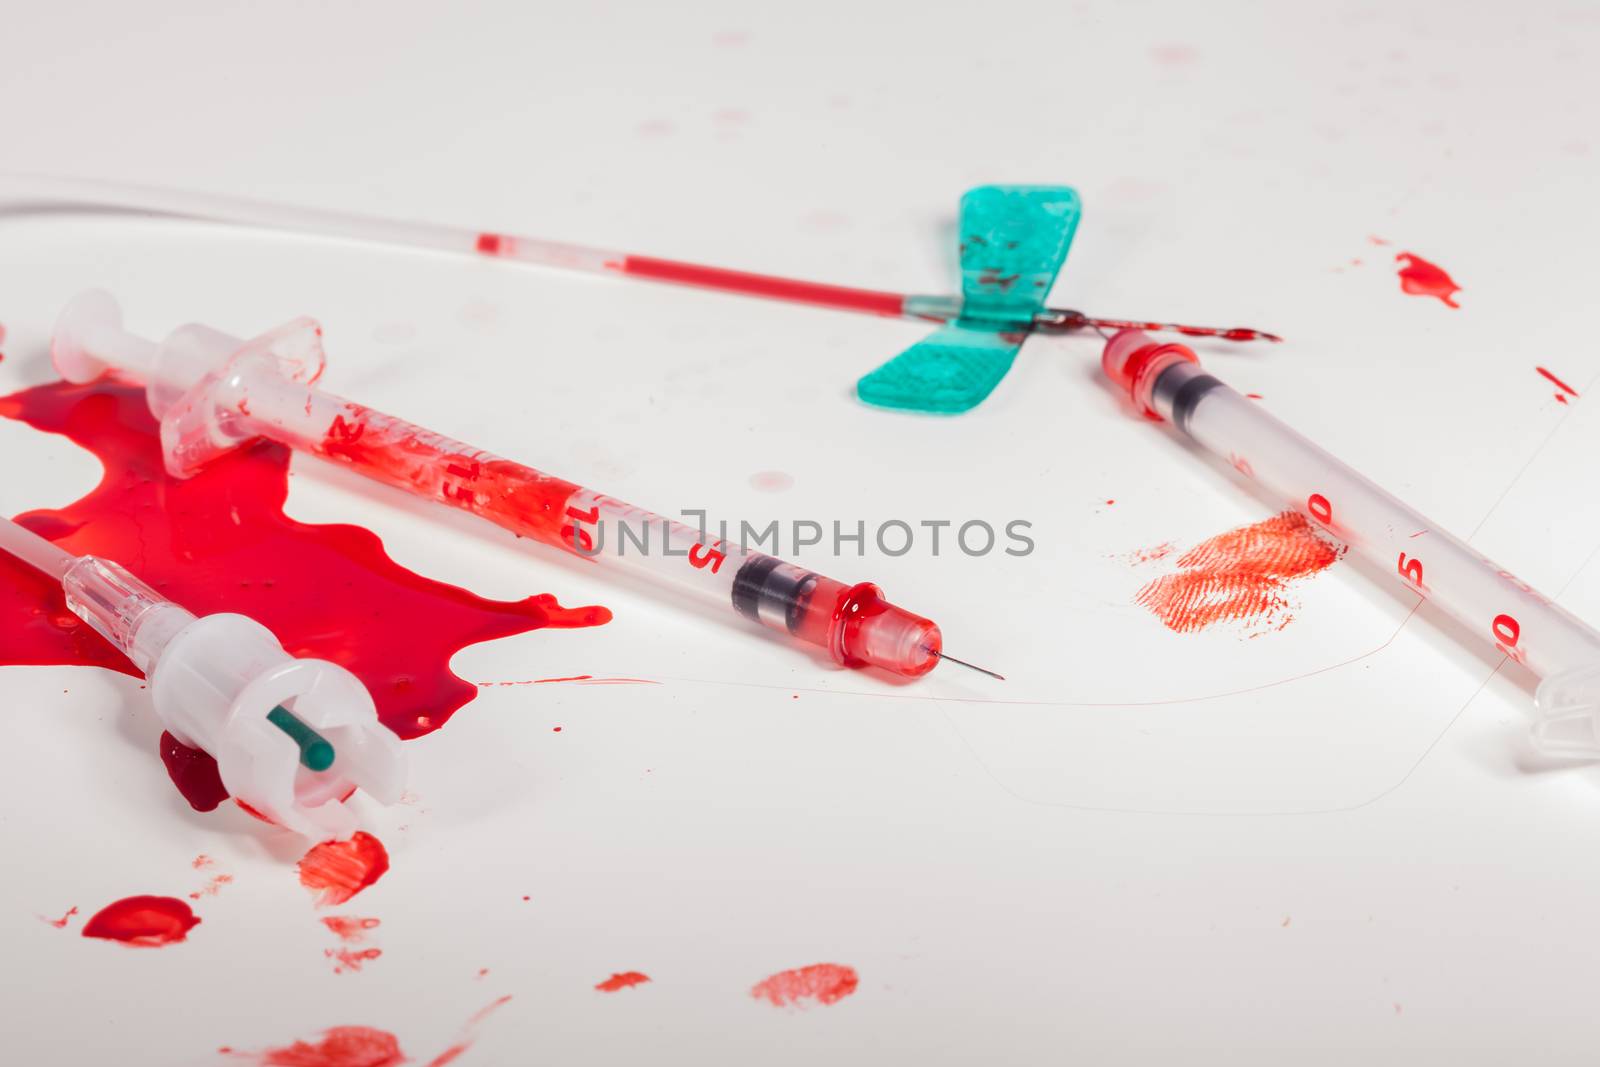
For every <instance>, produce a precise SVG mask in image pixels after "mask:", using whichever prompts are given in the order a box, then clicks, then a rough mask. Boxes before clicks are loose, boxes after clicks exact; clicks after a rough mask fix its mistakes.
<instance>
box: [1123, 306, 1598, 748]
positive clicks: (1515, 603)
mask: <svg viewBox="0 0 1600 1067" xmlns="http://www.w3.org/2000/svg"><path fill="white" fill-rule="evenodd" d="M1101 366H1102V368H1103V369H1104V371H1105V373H1106V375H1107V376H1108V377H1109V378H1110V379H1111V380H1112V381H1113V382H1114V383H1116V384H1117V385H1118V386H1119V387H1120V388H1122V389H1125V390H1127V392H1128V395H1129V397H1130V398H1132V400H1133V403H1134V405H1135V406H1136V407H1137V408H1138V409H1139V410H1140V411H1141V412H1142V413H1144V414H1145V415H1147V416H1149V417H1152V418H1156V419H1161V420H1167V421H1170V422H1171V423H1172V424H1173V425H1174V426H1175V427H1177V428H1178V429H1179V430H1180V431H1182V432H1183V433H1184V434H1187V435H1188V436H1189V437H1190V438H1191V439H1193V440H1194V441H1195V442H1196V443H1197V444H1200V445H1201V446H1203V447H1204V448H1206V449H1207V450H1209V451H1210V452H1212V453H1214V454H1215V455H1217V456H1219V457H1221V458H1223V459H1225V460H1226V461H1227V462H1228V463H1230V464H1231V465H1232V466H1233V467H1234V468H1236V469H1237V470H1238V471H1239V472H1240V473H1242V474H1243V475H1244V476H1245V477H1247V478H1250V479H1252V480H1254V481H1256V482H1258V483H1260V484H1261V485H1262V486H1264V487H1265V488H1267V489H1268V490H1270V491H1271V492H1272V493H1273V494H1274V495H1276V496H1279V497H1281V498H1282V499H1284V500H1286V501H1288V502H1289V503H1290V504H1291V505H1292V506H1293V507H1294V508H1295V509H1297V510H1298V511H1300V512H1302V513H1304V514H1305V515H1306V516H1307V517H1308V518H1309V519H1310V520H1311V521H1312V522H1314V523H1316V524H1317V525H1318V526H1319V527H1321V528H1322V529H1324V530H1326V531H1327V532H1328V533H1330V534H1332V535H1333V536H1334V537H1336V538H1338V539H1339V540H1340V541H1342V542H1344V543H1345V544H1347V545H1349V546H1350V547H1351V548H1352V549H1354V550H1355V551H1357V552H1359V553H1360V554H1361V555H1363V556H1365V557H1367V558H1368V559H1370V560H1371V561H1373V562H1374V563H1376V564H1377V565H1378V566H1379V567H1380V568H1382V569H1383V570H1384V571H1386V572H1387V573H1389V574H1391V575H1394V576H1395V577H1396V578H1397V579H1398V580H1399V581H1400V583H1401V584H1402V585H1404V586H1405V587H1406V588H1407V589H1409V590H1411V591H1412V592H1414V593H1417V594H1419V595H1421V596H1424V597H1427V598H1428V599H1429V600H1432V601H1433V602H1434V603H1435V604H1438V605H1439V606H1440V607H1441V608H1443V609H1444V610H1445V611H1446V612H1448V613H1449V614H1450V615H1452V616H1454V617H1455V618H1456V619H1457V620H1459V621H1460V622H1461V623H1462V624H1463V625H1464V626H1465V627H1466V628H1467V630H1469V631H1470V632H1472V633H1473V634H1476V635H1477V636H1478V637H1480V638H1481V639H1482V640H1484V641H1486V642H1488V643H1489V644H1490V645H1492V646H1493V647H1494V648H1495V649H1496V650H1498V651H1500V652H1502V653H1504V654H1505V655H1506V656H1509V657H1510V658H1511V659H1513V660H1516V661H1517V662H1518V663H1521V664H1523V665H1524V666H1526V667H1527V668H1528V669H1529V670H1531V671H1533V673H1534V674H1536V675H1538V676H1539V677H1540V678H1541V679H1543V680H1542V682H1541V683H1540V685H1539V687H1538V691H1537V693H1536V694H1535V705H1536V708H1537V710H1538V714H1539V718H1538V720H1537V721H1536V722H1535V724H1534V726H1533V730H1532V733H1533V740H1534V744H1535V745H1536V746H1537V747H1538V748H1539V749H1540V750H1541V751H1543V752H1545V753H1547V754H1551V755H1564V756H1578V757H1592V756H1600V633H1596V632H1595V631H1594V630H1592V629H1590V628H1589V626H1587V625H1586V624H1584V623H1583V622H1582V621H1581V620H1579V619H1577V618H1575V617H1574V616H1573V615H1571V614H1569V613H1567V612H1566V611H1563V610H1562V609H1561V608H1559V607H1557V606H1556V605H1555V604H1554V603H1552V602H1551V601H1550V600H1549V599H1548V598H1547V597H1544V596H1542V595H1540V594H1539V593H1538V592H1537V591H1536V590H1534V589H1533V587H1532V586H1530V585H1528V583H1526V582H1524V581H1522V580H1521V579H1519V578H1517V577H1516V576H1514V575H1513V574H1511V573H1510V572H1509V571H1507V570H1505V569H1504V568H1502V567H1500V566H1499V565H1497V564H1495V563H1493V562H1491V561H1490V560H1488V559H1486V558H1485V557H1484V556H1482V555H1480V554H1479V553H1477V552H1475V551H1473V550H1472V548H1470V547H1469V546H1468V545H1467V544H1466V543H1464V542H1462V541H1460V540H1458V539H1457V538H1455V537H1452V536H1451V535H1450V534H1448V533H1446V532H1445V531H1444V530H1442V529H1440V528H1439V526H1438V525H1437V524H1435V523H1433V522H1431V521H1429V520H1428V519H1426V518H1424V517H1423V516H1422V515H1419V514H1418V513H1417V512H1415V511H1413V510H1412V509H1411V508H1409V507H1407V506H1406V505H1405V504H1403V503H1402V502H1401V501H1400V500H1398V499H1396V498H1395V497H1394V496H1392V495H1390V494H1389V493H1386V492H1385V491H1384V490H1382V489H1380V488H1378V486H1376V485H1375V484H1373V483H1372V482H1370V481H1368V480H1367V479H1366V478H1365V477H1363V476H1362V475H1360V474H1358V473H1356V472H1355V471H1354V470H1352V469H1351V468H1349V467H1347V466H1345V465H1344V464H1343V463H1341V462H1340V461H1339V460H1337V459H1335V458H1334V457H1333V456H1331V455H1329V454H1328V453H1326V452H1324V451H1323V450H1322V449H1320V448H1318V447H1317V446H1316V445H1314V444H1312V443H1311V442H1310V441H1308V440H1306V438H1304V437H1302V436H1301V435H1300V434H1298V433H1296V432H1295V431H1294V430H1292V429H1290V428H1289V427H1288V426H1287V425H1285V424H1284V423H1282V422H1280V421H1278V420H1277V419H1275V418H1273V417H1272V416H1271V415H1269V414H1267V412H1266V410H1265V409H1264V408H1263V407H1262V406H1261V405H1260V404H1259V403H1257V402H1256V401H1253V400H1249V399H1246V398H1245V397H1243V396H1241V395H1240V394H1239V393H1237V392H1235V391H1234V390H1233V389H1231V388H1229V387H1228V386H1226V385H1224V384H1223V383H1222V382H1221V381H1219V380H1218V379H1217V378H1215V377H1213V376H1212V375H1210V374H1208V373H1206V371H1205V370H1204V369H1203V368H1202V367H1201V366H1200V362H1199V359H1198V358H1197V357H1196V356H1195V354H1194V352H1193V351H1191V350H1190V349H1189V348H1188V347H1186V346H1184V345H1180V344H1163V343H1160V342H1157V341H1154V340H1152V339H1151V338H1150V337H1148V336H1146V335H1145V334H1143V333H1140V332H1138V331H1136V330H1124V331H1122V332H1121V333H1118V334H1116V335H1115V336H1113V337H1111V339H1110V340H1109V341H1108V342H1107V343H1106V347H1105V352H1104V354H1103V356H1102V358H1101Z"/></svg>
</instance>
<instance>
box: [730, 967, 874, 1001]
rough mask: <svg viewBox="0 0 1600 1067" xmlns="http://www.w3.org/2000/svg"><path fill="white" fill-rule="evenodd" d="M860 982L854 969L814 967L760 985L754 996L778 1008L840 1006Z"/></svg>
mask: <svg viewBox="0 0 1600 1067" xmlns="http://www.w3.org/2000/svg"><path fill="white" fill-rule="evenodd" d="M858 983H859V979H858V978H857V977H856V972H855V968H854V967H846V966H844V965H843V964H838V963H813V964H812V965H811V966H809V967H797V968H795V969H794V970H792V971H779V972H778V973H777V974H775V975H773V976H772V977H770V978H765V979H763V980H761V981H759V982H757V983H756V984H755V985H754V986H752V987H751V988H750V995H751V996H752V997H755V998H756V999H757V1000H766V1001H770V1002H771V1003H772V1004H775V1005H777V1006H778V1007H780V1008H781V1007H784V1006H786V1005H790V1004H798V1003H800V1002H801V1001H803V1000H815V1001H816V1002H817V1003H818V1004H837V1003H838V1002H839V1001H841V1000H843V999H844V998H845V997H848V996H849V995H850V994H851V993H854V992H855V991H856V985H857V984H858Z"/></svg>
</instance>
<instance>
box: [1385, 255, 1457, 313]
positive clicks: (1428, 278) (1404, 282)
mask: <svg viewBox="0 0 1600 1067" xmlns="http://www.w3.org/2000/svg"><path fill="white" fill-rule="evenodd" d="M1394 258H1395V261H1396V262H1397V263H1402V264H1404V266H1402V267H1401V268H1400V288H1401V289H1402V290H1403V291H1405V292H1407V293H1410V294H1411V295H1412V296H1436V297H1438V298H1439V299H1440V300H1441V301H1443V302H1444V304H1445V306H1447V307H1453V308H1459V307H1460V306H1461V305H1460V304H1458V303H1456V302H1455V294H1456V293H1459V292H1460V291H1461V286H1459V285H1457V284H1456V283H1455V281H1454V280H1453V279H1452V278H1451V277H1450V275H1448V274H1446V273H1445V272H1444V269H1443V268H1442V267H1439V266H1436V265H1435V264H1432V263H1429V262H1428V261H1427V260H1425V259H1423V258H1422V257H1421V256H1419V255H1416V254H1415V253H1412V252H1401V253H1399V254H1398V255H1396V256H1395V257H1394Z"/></svg>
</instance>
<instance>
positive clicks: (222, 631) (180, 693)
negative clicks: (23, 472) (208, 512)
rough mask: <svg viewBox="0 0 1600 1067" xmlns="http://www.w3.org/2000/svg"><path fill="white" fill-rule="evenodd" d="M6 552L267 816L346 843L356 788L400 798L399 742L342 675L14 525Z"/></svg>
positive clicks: (7, 528) (174, 728)
mask: <svg viewBox="0 0 1600 1067" xmlns="http://www.w3.org/2000/svg"><path fill="white" fill-rule="evenodd" d="M0 551H5V552H8V553H10V554H11V555H13V556H15V557H16V558H18V559H20V560H22V561H23V562H24V563H26V564H28V565H29V566H31V567H34V568H35V569H37V570H39V571H42V572H43V573H45V574H47V575H49V576H50V577H52V578H55V579H57V580H59V581H60V582H61V588H62V590H63V591H64V592H65V594H66V601H67V607H68V608H70V609H71V610H72V612H73V614H75V615H77V616H78V617H79V618H81V619H82V620H83V621H84V622H86V623H88V624H89V625H90V626H91V627H93V628H94V630H95V632H96V633H98V634H99V635H100V636H101V637H104V638H105V639H106V640H107V641H109V642H111V644H112V645H114V646H116V648H117V649H118V651H120V652H122V654H123V655H125V656H127V657H128V659H129V660H131V661H132V662H133V665H134V666H135V667H137V668H138V669H139V671H140V673H142V674H143V675H144V676H145V677H146V678H148V679H149V683H150V695H151V702H152V703H153V704H154V705H155V710H156V715H157V716H158V717H159V718H160V719H161V722H162V725H163V726H165V727H166V730H167V732H168V733H170V734H171V735H172V736H173V737H174V738H176V739H177V740H178V741H180V742H181V743H183V744H185V745H188V746H189V747H190V748H198V749H202V750H204V751H205V752H207V753H209V754H210V755H211V756H212V757H213V758H214V759H216V761H217V770H218V772H219V773H220V774H221V777H222V784H223V785H225V786H227V788H228V792H230V793H231V794H233V795H234V796H235V797H236V798H238V799H239V800H241V801H243V802H244V803H245V804H248V805H249V806H250V807H251V808H252V809H253V810H255V811H257V812H259V813H260V814H261V815H263V816H264V817H266V818H268V819H270V820H271V821H273V822H275V823H277V824H278V825H280V826H283V827H286V828H288V829H290V830H294V831H296V832H297V833H301V834H305V835H307V836H308V837H316V838H318V839H329V838H343V837H348V836H349V835H350V834H351V833H352V832H353V831H354V830H355V829H356V817H355V814H354V813H353V812H352V811H350V809H348V808H346V807H345V806H344V804H343V803H342V801H343V800H344V799H345V798H346V797H348V796H349V795H350V794H351V793H353V792H354V791H355V790H356V789H357V788H360V789H364V790H366V792H367V794H368V795H369V796H371V797H373V799H375V800H377V801H379V802H380V803H384V804H393V803H394V802H395V801H397V800H399V799H400V792H401V789H402V788H403V787H404V785H405V755H404V753H402V752H401V751H400V739H399V738H397V737H396V736H395V735H394V734H393V733H391V732H390V731H389V730H388V729H387V728H386V727H384V726H383V725H382V724H381V723H379V722H378V712H377V709H376V708H375V707H374V706H373V703H372V696H371V694H369V693H368V692H367V690H366V687H365V686H363V685H362V684H361V682H360V680H359V679H357V678H356V676H355V675H353V674H351V673H350V672H349V671H347V670H345V669H344V668H343V667H340V666H338V665H336V664H333V663H328V662H327V661H325V660H319V659H297V658H295V657H293V656H291V655H289V653H287V652H285V651H284V649H283V646H282V645H281V644H279V642H278V639H277V638H276V637H274V636H273V634H272V631H270V630H268V629H267V628H266V627H265V626H262V625H261V624H260V623H258V622H256V621H255V620H253V619H250V618H247V617H246V616H243V615H234V614H231V613H221V614H216V615H206V616H202V617H199V618H196V617H195V616H194V615H193V614H192V613H190V612H189V611H187V610H185V609H184V608H183V607H181V606H180V605H178V604H175V603H173V602H172V601H170V600H168V599H166V598H165V597H163V596H162V595H161V594H160V593H158V592H156V591H155V590H154V589H152V588H150V587H149V586H148V585H146V584H145V583H144V582H142V581H140V580H139V579H138V578H135V577H134V576H133V575H132V574H129V573H128V572H127V571H126V570H124V569H123V568H122V567H121V566H119V565H118V564H116V563H114V562H113V561H111V560H108V559H100V558H98V557H95V556H74V555H72V554H71V553H69V552H64V551H62V550H61V549H60V548H57V547H56V546H55V545H54V544H52V543H51V542H50V541H47V540H45V539H44V538H43V537H40V536H39V535H38V534H36V533H34V532H33V531H32V530H29V529H28V528H26V527H24V526H21V525H19V524H17V523H15V522H12V521H11V520H9V519H3V518H0Z"/></svg>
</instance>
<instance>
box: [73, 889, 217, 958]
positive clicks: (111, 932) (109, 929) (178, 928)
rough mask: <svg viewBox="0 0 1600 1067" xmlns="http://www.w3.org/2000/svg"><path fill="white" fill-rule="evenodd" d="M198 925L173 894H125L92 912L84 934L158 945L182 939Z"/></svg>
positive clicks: (125, 942) (144, 944) (148, 945)
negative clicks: (125, 895)
mask: <svg viewBox="0 0 1600 1067" xmlns="http://www.w3.org/2000/svg"><path fill="white" fill-rule="evenodd" d="M199 924H200V920H199V919H198V918H196V917H195V914H194V912H193V911H191V910H190V909H189V905H187V904H185V903H184V902H183V901H181V900H179V899H177V898H176V897H147V896H139V897H125V898H124V899H122V900H119V901H116V902H115V903H112V904H107V905H106V906H105V907H103V908H101V909H100V910H99V911H97V912H95V914H93V915H91V916H90V917H89V921H88V922H86V923H84V924H83V936H84V937H99V938H104V939H105V940H107V941H121V942H122V943H123V944H125V945H137V946H139V947H140V948H160V947H161V946H162V945H171V944H174V943H176V942H178V941H183V940H185V939H186V938H187V937H188V936H189V931H190V930H193V929H194V928H195V927H196V926H198V925H199Z"/></svg>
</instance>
